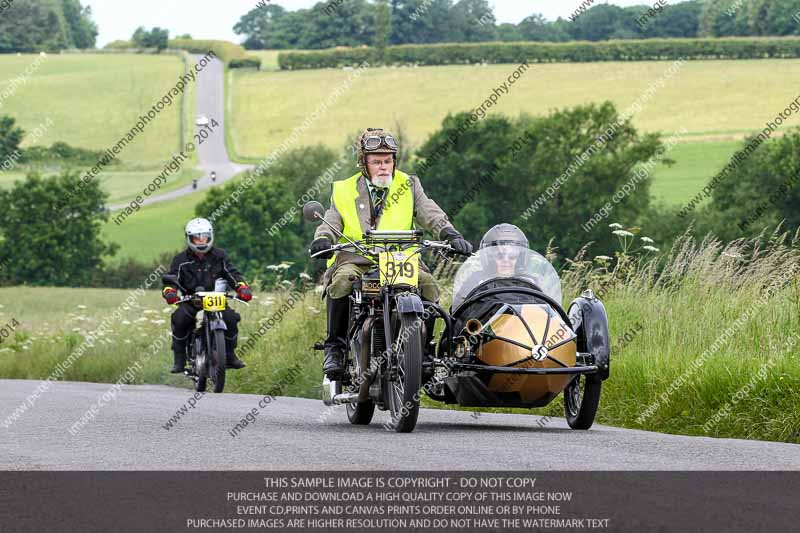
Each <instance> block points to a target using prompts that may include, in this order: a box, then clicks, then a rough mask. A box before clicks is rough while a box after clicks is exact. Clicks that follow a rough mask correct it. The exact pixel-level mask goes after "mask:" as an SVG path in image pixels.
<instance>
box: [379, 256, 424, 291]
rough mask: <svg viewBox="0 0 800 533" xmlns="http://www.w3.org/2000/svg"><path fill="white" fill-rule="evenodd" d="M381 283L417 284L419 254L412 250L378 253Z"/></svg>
mask: <svg viewBox="0 0 800 533" xmlns="http://www.w3.org/2000/svg"><path fill="white" fill-rule="evenodd" d="M378 260H379V264H378V266H379V267H380V271H381V285H410V286H412V287H416V286H417V285H419V255H417V254H416V253H415V251H414V250H404V251H400V252H383V253H381V254H380V256H379V258H378Z"/></svg>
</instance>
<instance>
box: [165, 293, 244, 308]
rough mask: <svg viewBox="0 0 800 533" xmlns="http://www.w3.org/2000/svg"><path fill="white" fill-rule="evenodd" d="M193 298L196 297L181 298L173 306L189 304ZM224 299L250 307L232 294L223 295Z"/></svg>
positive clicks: (192, 295)
mask: <svg viewBox="0 0 800 533" xmlns="http://www.w3.org/2000/svg"><path fill="white" fill-rule="evenodd" d="M195 297H196V296H195V295H194V294H191V295H189V296H184V297H183V298H181V299H180V300H178V301H177V302H175V303H174V304H173V305H178V304H182V303H184V302H191V301H192V300H194V299H195ZM225 298H226V299H229V300H233V301H235V302H241V303H243V304H244V305H250V304H249V303H247V302H245V301H244V300H242V299H241V298H239V297H238V296H233V295H232V294H228V293H225Z"/></svg>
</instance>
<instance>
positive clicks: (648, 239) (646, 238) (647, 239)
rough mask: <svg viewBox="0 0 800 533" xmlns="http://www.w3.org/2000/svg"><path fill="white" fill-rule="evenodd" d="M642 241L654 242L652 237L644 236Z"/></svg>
mask: <svg viewBox="0 0 800 533" xmlns="http://www.w3.org/2000/svg"><path fill="white" fill-rule="evenodd" d="M642 241H643V242H646V243H647V244H653V242H654V241H653V239H651V238H650V237H642Z"/></svg>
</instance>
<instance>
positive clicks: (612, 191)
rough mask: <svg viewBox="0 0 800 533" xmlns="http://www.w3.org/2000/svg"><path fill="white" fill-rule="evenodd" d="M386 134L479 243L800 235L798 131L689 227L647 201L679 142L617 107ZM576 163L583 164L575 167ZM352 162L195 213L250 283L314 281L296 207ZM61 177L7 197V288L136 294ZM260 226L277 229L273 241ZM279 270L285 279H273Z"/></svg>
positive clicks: (98, 212)
mask: <svg viewBox="0 0 800 533" xmlns="http://www.w3.org/2000/svg"><path fill="white" fill-rule="evenodd" d="M609 125H613V128H609ZM392 129H394V130H395V131H394V133H395V134H396V135H397V137H398V139H399V140H400V144H401V146H402V147H403V151H402V152H401V159H400V163H399V168H400V169H401V170H404V171H406V172H409V173H415V174H418V175H419V176H420V179H421V181H422V183H423V185H424V187H425V190H426V192H427V193H428V195H429V196H430V197H431V198H433V199H434V200H435V201H436V202H437V203H439V205H441V207H442V208H443V209H444V210H445V211H446V212H447V213H448V215H449V216H450V219H451V220H452V221H453V222H454V223H455V225H456V227H457V228H458V229H459V230H460V231H462V232H463V233H464V235H465V236H466V237H467V238H468V239H469V240H471V241H472V242H473V243H475V244H477V243H478V242H479V241H480V238H481V236H482V235H483V233H484V232H485V231H486V230H487V229H488V228H490V227H492V226H493V225H495V224H498V223H501V222H509V223H513V224H516V225H517V226H519V227H520V228H522V230H523V231H525V233H526V234H527V236H528V238H529V239H530V243H531V247H532V248H533V249H535V250H539V251H543V250H545V249H547V248H548V247H549V246H555V247H556V248H557V250H558V252H557V253H558V257H559V258H560V259H559V260H558V261H559V262H563V261H565V260H566V259H569V258H572V257H575V256H576V255H577V254H579V253H580V250H581V249H582V248H583V247H584V246H585V245H587V243H593V244H592V248H591V252H592V253H595V254H596V253H607V252H608V251H609V250H612V249H613V248H614V246H615V242H616V238H615V236H614V235H613V234H612V233H611V230H610V229H609V224H611V223H619V224H621V225H622V226H624V227H627V228H631V227H640V228H642V229H643V231H646V235H648V236H650V237H651V238H653V239H654V240H655V244H656V245H657V246H659V247H660V248H661V249H662V250H666V249H668V248H669V246H670V245H671V243H672V242H673V241H674V240H675V239H676V238H678V237H679V236H680V235H681V234H683V233H684V232H685V231H687V229H688V231H692V232H694V234H695V236H697V237H703V236H705V235H706V234H707V233H708V232H711V233H714V234H715V235H716V236H718V237H720V238H722V239H723V240H733V239H737V238H740V237H752V236H756V235H759V234H761V233H762V232H765V231H766V232H767V234H768V236H769V232H771V231H772V230H774V228H775V227H776V226H777V225H779V224H783V226H782V227H783V228H784V229H785V230H791V231H796V230H798V229H799V228H800V213H799V212H798V210H797V205H800V186H798V182H800V129H795V130H787V132H786V134H785V135H784V136H783V137H773V138H771V139H769V140H767V141H765V142H763V143H761V144H760V145H759V146H758V148H757V149H755V151H753V152H752V153H751V154H750V155H749V156H748V157H747V159H746V160H743V161H742V164H740V165H738V166H737V167H736V169H735V172H733V174H732V175H731V176H729V178H728V179H726V180H724V181H723V182H722V183H720V184H719V185H718V186H716V187H715V188H714V189H713V193H712V194H711V196H710V201H709V202H708V203H707V204H706V205H703V206H701V207H700V208H699V209H697V210H696V211H694V212H692V214H691V216H689V217H682V216H681V213H680V206H677V207H674V206H664V205H660V204H655V203H653V201H652V198H651V195H650V183H651V181H652V179H651V177H650V172H651V170H652V169H653V167H654V164H656V163H658V164H660V163H665V164H670V163H671V160H670V158H669V150H670V149H671V144H672V141H671V139H666V140H664V139H662V138H661V136H660V135H659V134H655V133H647V134H643V133H640V132H638V131H637V130H636V129H635V127H634V126H633V124H632V123H631V121H630V119H626V118H625V117H624V116H622V117H621V116H620V113H619V112H618V110H617V109H616V108H615V107H614V105H613V104H611V103H610V102H606V103H603V104H591V105H584V106H577V107H574V108H570V109H563V110H558V111H554V112H552V113H550V114H549V115H546V116H542V117H532V116H527V115H520V116H519V117H516V118H514V117H508V116H504V115H488V116H486V117H485V118H484V119H481V120H479V121H477V122H475V121H474V120H471V116H470V113H458V114H455V115H449V116H447V117H446V118H445V119H444V121H443V122H442V124H441V126H440V128H439V129H438V130H437V131H435V132H434V133H432V134H431V135H430V136H429V137H428V138H427V139H426V140H425V142H424V143H423V144H422V145H421V146H420V147H418V148H417V149H413V148H411V147H409V146H408V143H407V142H406V141H405V135H404V132H403V129H402V128H398V127H396V125H395V126H393V128H392ZM356 135H357V132H353V134H352V135H351V136H350V137H352V138H355V137H356ZM22 136H23V132H22V131H21V130H20V129H19V128H18V127H17V126H15V125H14V122H13V120H11V119H9V118H2V117H0V160H3V159H5V158H7V157H8V156H9V155H10V154H12V153H13V152H14V151H16V150H17V149H18V145H19V142H20V140H21V139H22ZM344 141H351V139H347V140H345V139H343V146H344V145H349V144H350V143H349V142H344ZM746 142H747V141H744V142H743V146H744V145H745V144H746ZM591 147H595V149H592V148H591ZM582 152H585V153H587V154H588V157H586V158H583V156H581V157H580V161H581V163H580V164H578V163H576V161H578V157H577V156H578V155H581V153H582ZM352 157H353V156H352V152H351V151H350V150H349V149H343V150H342V151H336V150H331V149H330V148H327V147H325V146H322V145H310V146H302V147H298V148H296V149H294V150H291V151H289V152H287V153H286V154H284V155H283V156H282V157H281V158H280V159H279V160H278V161H276V162H275V164H273V165H271V166H270V167H269V168H268V170H267V171H266V172H264V173H263V174H262V175H258V176H256V177H255V179H254V184H253V186H252V187H250V188H249V189H248V190H247V193H246V195H245V196H244V197H243V198H242V201H241V202H240V203H239V207H237V208H236V209H222V210H220V207H221V206H222V205H224V204H225V203H226V202H228V201H229V200H228V199H229V198H230V196H231V194H233V193H234V191H236V189H237V187H239V185H240V182H239V180H235V181H233V182H230V183H226V184H224V185H222V186H219V187H214V188H212V189H210V190H209V191H208V192H207V193H206V195H205V197H204V198H203V200H202V201H201V202H200V203H199V204H198V205H197V208H196V215H197V216H203V217H209V216H210V215H211V214H212V213H214V212H217V211H218V210H220V211H221V212H222V215H221V216H218V217H216V218H215V221H214V225H215V232H216V237H217V242H219V243H220V245H221V246H224V247H225V249H226V250H227V251H228V252H229V253H230V254H231V255H232V257H234V258H235V259H236V262H237V264H239V265H240V266H241V268H242V270H243V271H244V272H246V273H247V276H248V277H249V278H251V279H254V278H258V279H261V280H264V281H267V282H276V281H278V279H279V278H278V277H279V276H282V277H284V278H285V277H286V276H289V277H293V276H297V275H298V274H299V273H300V272H304V271H306V272H309V273H311V274H316V273H318V270H319V269H320V268H322V266H321V265H313V264H312V262H311V261H310V260H309V259H308V252H307V249H308V244H309V242H311V239H312V236H313V231H314V224H310V223H308V222H305V221H304V220H303V219H302V217H301V216H300V213H299V211H300V209H299V208H300V207H301V206H300V203H302V201H301V200H300V199H301V198H304V199H308V198H309V197H314V198H315V199H318V200H320V201H322V202H323V203H324V204H326V205H327V204H328V203H329V202H330V183H331V182H332V181H333V180H337V179H343V178H346V177H348V176H349V175H350V174H352V173H353V167H352V165H351V162H352ZM60 166H61V168H62V170H61V172H60V173H59V174H58V175H56V176H50V177H43V176H41V175H40V174H39V173H38V172H36V171H35V170H34V171H32V172H31V173H30V174H29V175H28V176H27V178H26V179H25V180H24V181H18V182H16V183H15V184H14V186H13V187H11V188H9V189H4V190H0V205H2V206H3V209H2V210H0V264H1V265H2V268H0V285H19V284H29V285H69V286H89V285H91V286H111V287H125V286H131V285H132V286H136V285H137V284H138V283H140V281H141V279H142V277H143V276H146V275H147V273H148V272H150V271H152V267H153V265H149V264H142V263H139V262H137V261H135V260H130V259H129V260H126V261H124V262H119V261H118V260H116V259H114V255H115V252H116V250H117V246H116V245H115V244H113V243H106V242H105V241H104V240H103V238H102V235H101V228H102V225H103V224H104V223H105V222H106V221H107V220H108V214H107V211H106V199H107V194H106V192H105V191H104V190H103V188H102V186H101V183H100V181H99V180H94V181H93V182H91V183H89V184H88V185H87V186H86V187H82V188H81V191H82V192H81V194H80V195H78V197H75V198H74V201H72V202H70V205H69V206H66V207H65V210H64V212H60V213H56V214H54V213H53V212H52V209H51V207H52V205H54V204H56V202H57V200H58V199H59V198H61V197H63V196H64V195H65V194H67V193H68V192H69V191H72V190H74V189H75V186H76V184H77V183H78V181H79V180H80V177H79V176H80V174H79V172H78V171H77V170H78V169H80V168H82V167H84V166H85V164H84V162H82V161H80V160H78V161H74V162H72V163H70V162H64V161H62V162H61V164H60ZM708 178H709V180H710V179H711V178H712V176H709V177H708ZM701 186H702V185H700V184H698V188H700V187H701ZM612 201H613V211H612V212H611V215H610V216H606V215H607V214H608V213H607V212H608V210H609V209H610V208H609V205H610V202H612ZM532 206H533V207H532ZM67 219H68V220H69V224H63V223H61V222H62V221H63V220H67ZM690 224H691V225H690ZM265 228H272V229H271V230H270V233H269V236H268V237H266V238H265ZM273 230H274V231H273ZM429 237H430V238H438V237H439V236H438V235H430V236H429ZM177 251H178V250H164V253H165V254H166V255H170V254H174V253H175V252H177ZM168 259H169V258H168V257H167V258H161V259H160V260H161V261H162V262H163V261H164V260H168ZM281 264H285V265H287V266H288V268H289V271H288V272H287V271H285V270H284V269H282V268H276V266H277V265H281Z"/></svg>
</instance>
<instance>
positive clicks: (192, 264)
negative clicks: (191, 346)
mask: <svg viewBox="0 0 800 533" xmlns="http://www.w3.org/2000/svg"><path fill="white" fill-rule="evenodd" d="M185 233H186V244H187V245H188V247H187V249H186V250H184V251H183V252H181V253H179V254H178V255H176V256H175V258H174V259H173V260H172V264H171V266H170V269H169V274H171V275H173V276H176V277H177V278H178V283H179V284H180V286H181V287H182V288H183V289H184V290H185V291H187V292H188V294H193V293H194V292H195V291H196V290H198V287H202V289H199V290H207V291H210V290H213V289H214V285H215V281H216V280H217V279H218V278H224V279H225V280H227V282H228V283H229V284H230V286H231V287H235V288H236V294H237V296H238V297H239V298H240V299H242V300H244V301H245V302H249V301H250V300H251V299H252V298H253V293H252V292H251V291H250V288H249V286H248V285H247V282H246V281H245V280H244V277H243V276H242V275H241V274H240V273H239V271H238V270H237V269H236V267H234V266H233V264H231V262H230V260H229V259H228V255H227V254H226V253H225V251H224V250H223V249H221V248H215V247H214V229H213V227H212V226H211V222H209V221H208V220H206V219H205V218H194V219H192V220H190V221H189V222H188V223H187V224H186V231H185ZM162 296H163V297H164V299H165V300H166V301H167V304H169V305H174V304H175V303H177V302H178V300H179V299H180V298H179V297H178V287H175V286H173V285H171V284H168V283H166V282H165V283H164V290H163V291H162ZM197 311H198V309H197V308H196V307H195V306H194V305H193V304H192V302H183V303H181V304H180V305H178V309H177V310H176V311H175V312H174V313H172V351H173V354H174V356H175V362H174V365H173V366H172V369H171V370H170V372H172V373H173V374H179V373H182V372H183V370H184V367H185V366H186V341H187V339H188V337H189V333H190V331H191V328H192V327H194V324H195V315H196V314H197ZM222 319H223V320H224V321H225V326H226V327H227V330H226V331H225V358H226V366H227V367H228V368H234V369H239V368H244V367H245V364H244V362H242V361H241V360H240V359H239V358H238V357H236V354H235V353H234V350H235V349H236V344H237V340H238V336H239V325H238V324H239V320H241V317H240V316H239V313H237V312H236V311H234V310H233V309H230V308H228V307H226V308H225V311H223V312H222Z"/></svg>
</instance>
